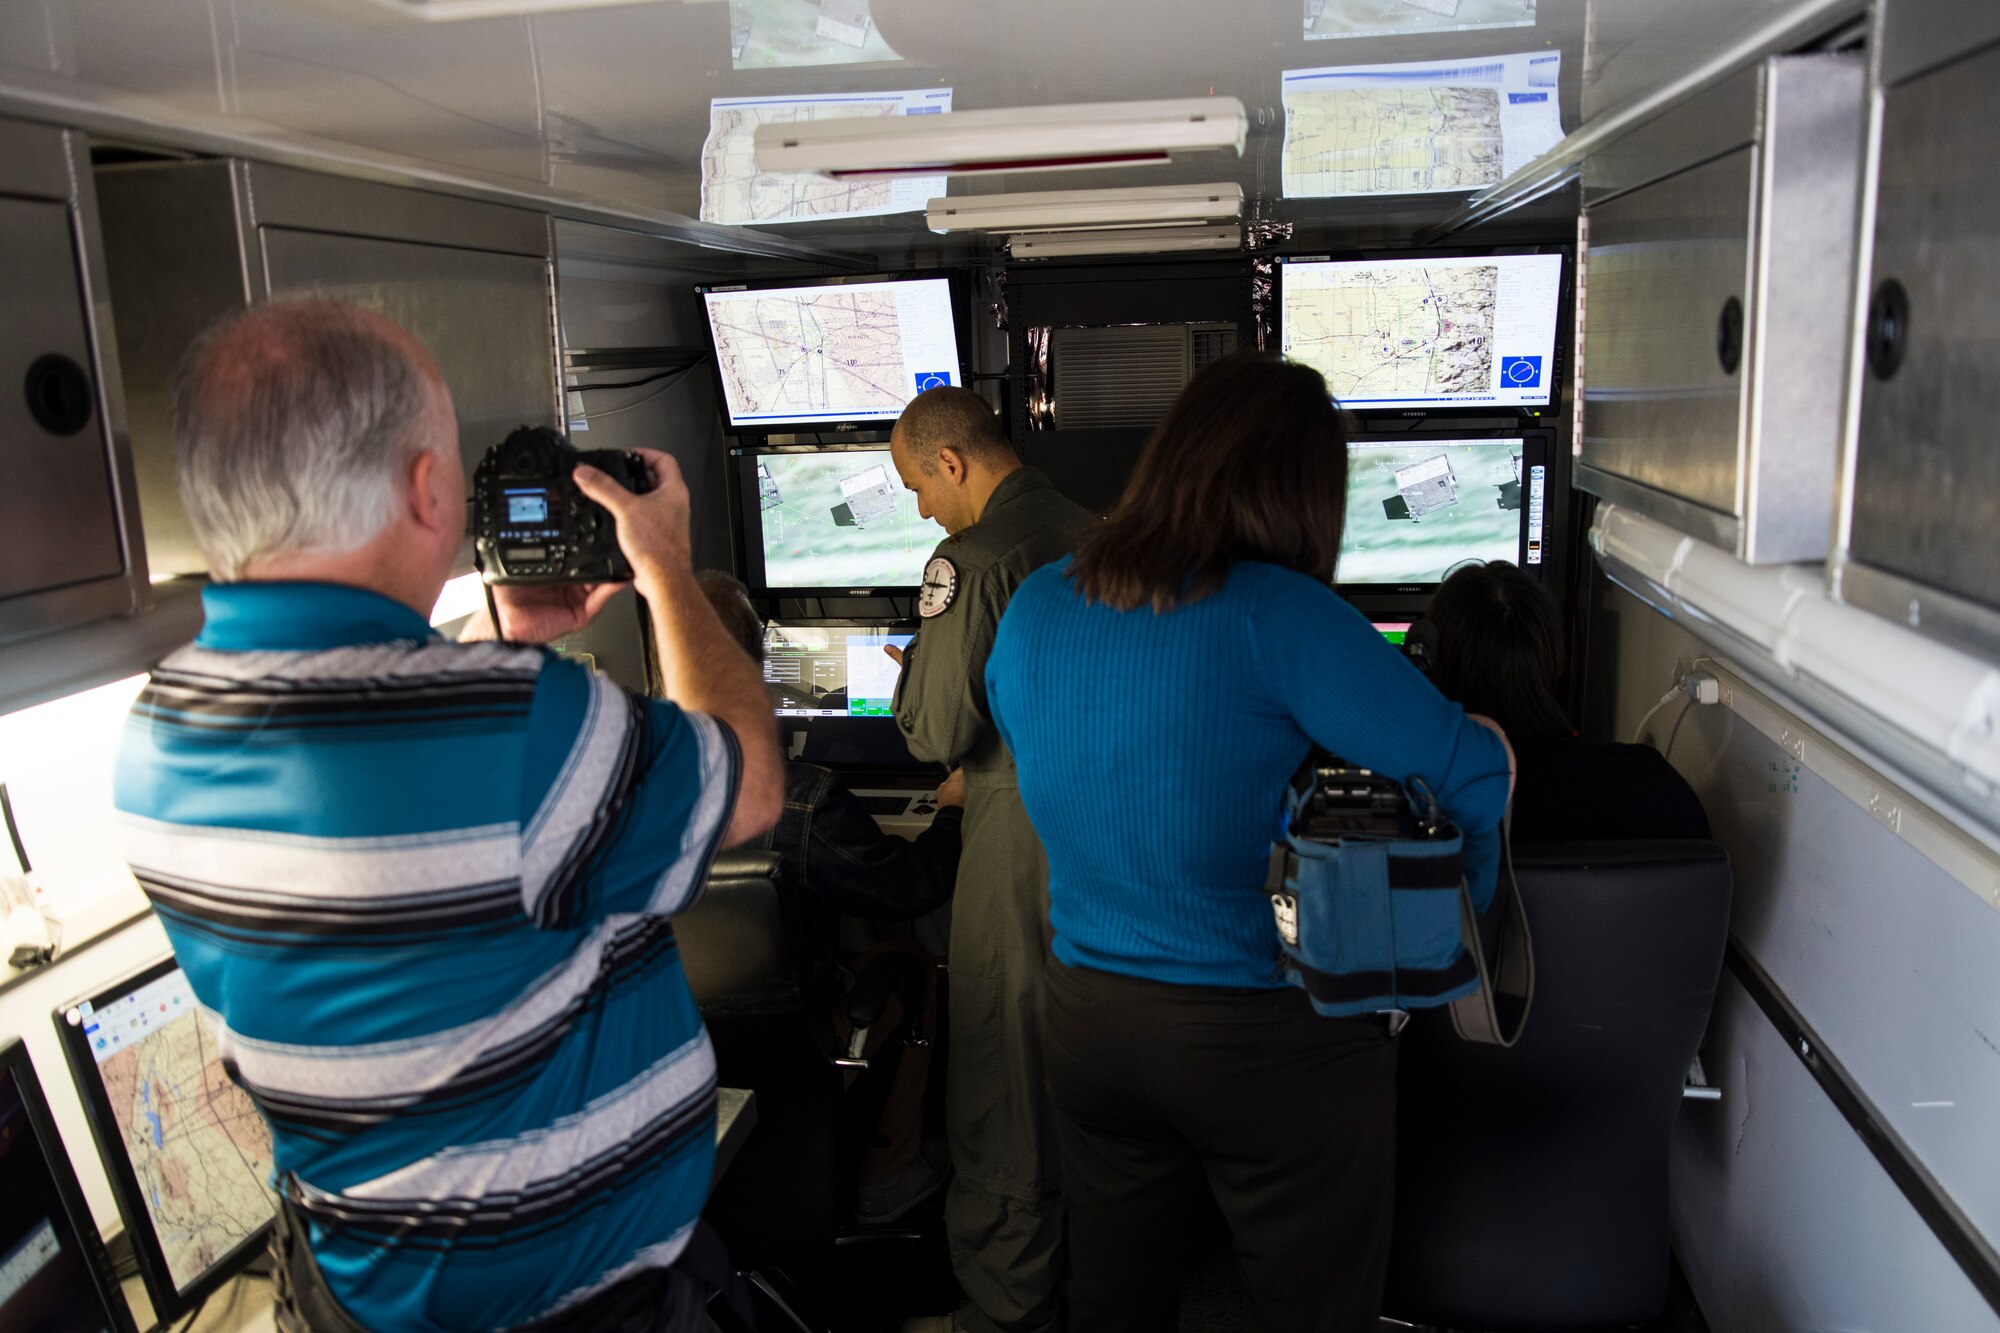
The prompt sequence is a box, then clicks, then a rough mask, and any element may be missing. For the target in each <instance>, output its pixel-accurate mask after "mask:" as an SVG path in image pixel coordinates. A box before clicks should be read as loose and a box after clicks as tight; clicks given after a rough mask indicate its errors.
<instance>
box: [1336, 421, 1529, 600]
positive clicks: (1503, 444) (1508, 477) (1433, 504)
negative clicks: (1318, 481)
mask: <svg viewBox="0 0 2000 1333" xmlns="http://www.w3.org/2000/svg"><path fill="white" fill-rule="evenodd" d="M1521 449H1522V444H1521V441H1520V440H1518V439H1512V440H1423V441H1415V442H1411V443H1407V444H1405V443H1400V442H1384V443H1376V442H1372V441H1360V440H1357V441H1354V442H1352V443H1350V444H1349V445H1348V446H1347V463H1348V466H1347V518H1346V522H1345V525H1344V527H1343V528H1342V531H1341V539H1340V560H1339V563H1338V564H1337V565H1336V566H1335V567H1334V575H1333V577H1334V581H1335V582H1336V583H1344V584H1385V583H1437V582H1440V581H1442V580H1443V578H1444V576H1445V573H1446V571H1447V570H1449V569H1450V568H1451V567H1452V566H1453V565H1456V564H1458V563H1459V562H1460V561H1463V560H1519V559H1520V558H1521V549H1520V548H1521V518H1522V514H1521V507H1522V485H1521V482H1522V478H1521ZM1536 517H1537V518H1539V515H1536ZM1537 540H1539V534H1537Z"/></svg>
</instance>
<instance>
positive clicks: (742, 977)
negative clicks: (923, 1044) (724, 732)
mask: <svg viewBox="0 0 2000 1333" xmlns="http://www.w3.org/2000/svg"><path fill="white" fill-rule="evenodd" d="M782 874H783V868H782V865H781V859H780V858H779V857H778V855H777V854H776V853H774V852H760V851H730V852H724V853H722V854H721V855H719V856H717V857H716V860H715V864H714V865H713V867H712V868H711V869H710V872H709V880H708V888H707V891H706V892H705V894H704V895H703V898H702V900H701V902H700V903H698V904H697V905H696V906H695V908H694V909H693V910H692V911H689V912H685V913H683V914H682V915H680V916H678V917H676V918H675V919H674V931H675V935H676V937H677V939H678V942H679V946H680V955H681V964H682V967H683V969H684V970H685V972H686V974H687V979H688V987H689V989H690V990H691V991H692V992H693V993H694V997H695V1001H696V1003H697V1004H699V1005H700V1006H701V1012H702V1019H703V1021H704V1022H705V1023H706V1024H707V1026H708V1031H709V1036H710V1039H711V1041H712V1042H713V1043H714V1046H715V1054H716V1073H717V1080H718V1082H720V1083H721V1085H722V1086H724V1087H734V1088H749V1089H751V1090H752V1091H753V1092H755V1093H756V1096H757V1103H756V1106H757V1125H756V1128H755V1129H754V1130H753V1131H752V1132H751V1134H750V1136H749V1138H748V1139H746V1140H745V1141H744V1144H743V1147H742V1149H741V1150H740V1151H739V1152H738V1153H737V1155H736V1158H735V1160H734V1161H733V1162H732V1163H731V1164H730V1166H729V1169H728V1170H727V1171H726V1172H725V1173H724V1174H723V1176H722V1178H721V1180H720V1181H718V1182H717V1184H716V1187H715V1189H714V1191H713V1193H712V1194H711V1195H710V1196H709V1201H708V1206H707V1207H706V1208H705V1209H704V1210H703V1215H704V1216H705V1217H706V1218H707V1219H708V1221H709V1223H710V1224H711V1225H713V1226H714V1227H715V1229H716V1231H717V1232H718V1233H720V1235H721V1236H722V1238H723V1240H724V1241H725V1242H726V1243H727V1244H728V1246H729V1250H730V1255H731V1258H732V1259H733V1260H734V1262H735V1264H736V1265H737V1267H738V1268H739V1269H741V1270H743V1273H744V1276H745V1277H746V1278H747V1279H748V1280H749V1282H750V1283H751V1285H752V1287H753V1288H755V1289H756V1291H757V1292H758V1294H759V1297H760V1299H761V1300H762V1301H763V1302H764V1304H765V1308H764V1309H763V1310H761V1311H760V1315H761V1316H763V1317H764V1318H765V1321H766V1322H767V1323H771V1324H776V1325H779V1326H789V1327H791V1328H794V1329H800V1330H806V1329H812V1330H817V1329H820V1328H823V1327H824V1326H825V1322H826V1321H825V1319H824V1317H823V1316H822V1315H821V1314H820V1313H819V1312H818V1311H816V1310H814V1309H813V1308H812V1302H811V1301H810V1299H809V1297H808V1296H807V1295H806V1294H805V1293H804V1292H803V1291H802V1290H801V1288H800V1287H799V1285H798V1284H797V1283H796V1282H795V1281H793V1279H792V1277H791V1276H790V1274H789V1272H788V1270H787V1265H788V1263H789V1262H791V1261H798V1260H806V1261H810V1260H814V1259H817V1258H820V1257H822V1256H823V1255H824V1254H825V1253H826V1252H827V1251H828V1250H829V1249H830V1248H831V1247H832V1246H833V1245H834V1244H835V1242H836V1239H837V1238H839V1237H840V1235H841V1230H842V1224H843V1222H844V1221H845V1219H846V1218H847V1216H848V1213H849V1210H850V1207H851V1204H852V1200H853V1168H854V1165H855V1163H856V1162H857V1161H858V1159H859V1155H860V1141H861V1136H862V1134H863V1133H864V1132H866V1131H867V1130H872V1128H873V1125H874V1123H875V1122H874V1113H875V1112H876V1111H877V1110H879V1108H880V1104H881V1102H880V1095H881V1092H883V1091H886V1086H887V1084H888V1082H889V1079H890V1077H891V1076H892V1075H893V1063H892V1062H893V1059H894V1056H895V1052H896V1051H897V1050H899V1049H900V1043H899V1042H898V1041H897V1040H895V1039H893V1037H892V1040H891V1042H890V1043H889V1044H888V1046H887V1047H885V1048H884V1054H883V1055H878V1056H877V1057H875V1059H874V1060H872V1061H870V1060H863V1059H861V1058H860V1057H859V1056H858V1055H855V1056H850V1055H849V1054H848V1052H847V1050H846V1049H845V1048H843V1047H841V1046H840V1045H839V1044H838V1043H837V1041H836V1038H835V1034H834V1027H833V1023H832V1004H833V997H832V994H831V991H830V989H829V983H828V975H829V971H830V969H829V967H828V966H827V964H828V962H829V960H824V959H818V958H814V957H812V956H810V951H809V947H808V943H807V941H808V937H809V932H808V931H807V930H805V929H804V924H803V922H802V920H801V919H800V914H799V912H798V910H797V905H796V904H793V903H790V902H789V901H788V899H787V898H786V896H785V894H783V893H782V892H781V889H780V885H781V876H782ZM880 961H881V963H882V966H881V967H878V968H871V969H870V970H869V971H867V972H864V973H863V974H862V976H861V977H859V978H858V979H856V981H855V984H854V985H853V987H852V988H851V989H850V990H849V991H848V992H847V993H846V995H845V996H844V1000H845V1003H846V1007H847V1011H848V1018H849V1021H850V1023H851V1024H852V1025H853V1026H854V1027H855V1028H857V1029H866V1028H868V1027H869V1026H871V1025H873V1024H875V1023H877V1022H878V1021H880V1019H881V1017H882V1015H883V1013H884V1012H885V1010H886V1009H887V1006H888V1001H889V999H890V997H891V996H892V995H900V996H901V997H902V999H903V1002H904V1004H903V1010H902V1012H903V1013H904V1014H906V1015H907V1014H914V1013H915V1012H916V1011H917V1000H919V999H920V998H921V995H922V993H923V987H924V985H925V984H926V983H927V981H928V977H926V976H924V975H923V974H922V971H921V969H918V968H914V967H911V966H907V964H908V963H909V960H906V959H883V960H880ZM857 1068H858V1069H860V1070H862V1071H863V1072H862V1077H861V1078H859V1079H858V1080H856V1081H855V1083H854V1086H853V1087H852V1088H848V1087H846V1086H845V1084H846V1076H845V1075H846V1072H847V1071H852V1070H855V1069H857ZM871 1236H879V1237H880V1238H881V1239H883V1240H905V1239H910V1237H908V1236H907V1235H906V1234H905V1233H902V1232H890V1231H882V1232H877V1233H871Z"/></svg>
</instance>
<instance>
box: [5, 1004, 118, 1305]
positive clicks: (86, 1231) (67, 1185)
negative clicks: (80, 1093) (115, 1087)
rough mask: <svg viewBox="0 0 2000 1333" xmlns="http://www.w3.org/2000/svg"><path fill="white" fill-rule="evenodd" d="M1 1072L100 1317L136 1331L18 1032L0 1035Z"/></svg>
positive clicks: (24, 1043)
mask: <svg viewBox="0 0 2000 1333" xmlns="http://www.w3.org/2000/svg"><path fill="white" fill-rule="evenodd" d="M0 1073H4V1074H12V1075H13V1076H14V1085H15V1086H16V1087H18V1088H19V1089H20V1090H21V1105H22V1106H23V1107H24V1108H25V1109H26V1111H27V1113H28V1129H29V1132H30V1133H32V1134H33V1135H34V1136H35V1144H36V1146H37V1147H38V1148H40V1149H41V1154H42V1161H43V1163H44V1164H46V1165H47V1167H48V1168H49V1176H50V1178H51V1179H53V1180H54V1181H55V1187H56V1198H57V1201H58V1202H60V1203H61V1205H62V1210H63V1221H64V1223H65V1224H66V1225H67V1226H68V1228H69V1234H70V1237H74V1239H75V1240H76V1245H77V1252H78V1253H79V1254H81V1255H82V1256H83V1266H84V1267H85V1268H86V1269H87V1270H89V1273H90V1283H91V1286H92V1287H93V1288H94V1289H95V1290H96V1292H97V1296H98V1301H99V1303H100V1304H101V1305H102V1306H103V1307H104V1317H105V1319H106V1320H107V1321H109V1323H110V1326H111V1329H112V1333H135V1329H136V1324H135V1321H134V1320H133V1318H132V1307H131V1304H130V1303H129V1302H128V1301H126V1299H125V1292H124V1290H123V1289H122V1288H121V1287H120V1286H119V1285H118V1277H117V1274H116V1273H115V1272H113V1271H112V1267H111V1255H110V1251H109V1250H108V1249H106V1247H105V1244H104V1236H103V1233H102V1232H100V1231H99V1230H98V1229H97V1219H96V1218H94V1217H92V1216H91V1214H90V1204H89V1202H88V1201H87V1200H86V1199H85V1198H84V1196H83V1186H82V1185H80V1184H79V1183H78V1182H77V1178H76V1168H75V1167H74V1166H73V1165H71V1163H70V1160H69V1153H68V1151H67V1150H66V1149H65V1148H64V1147H63V1141H62V1133H61V1131H59V1130H58V1129H57V1128H56V1121H55V1115H54V1114H53V1113H52V1112H51V1111H50V1110H49V1099H48V1094H47V1093H45V1092H43V1090H42V1080H41V1078H40V1076H39V1075H38V1074H36V1072H35V1061H34V1057H33V1055H32V1054H31V1053H30V1052H29V1050H28V1043H27V1042H26V1041H24V1040H23V1039H21V1038H19V1037H9V1038H7V1039H6V1040H4V1041H0ZM65 1239H67V1238H65Z"/></svg>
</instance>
